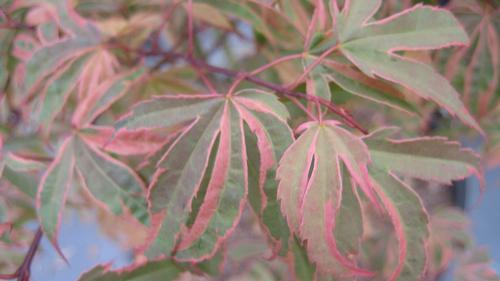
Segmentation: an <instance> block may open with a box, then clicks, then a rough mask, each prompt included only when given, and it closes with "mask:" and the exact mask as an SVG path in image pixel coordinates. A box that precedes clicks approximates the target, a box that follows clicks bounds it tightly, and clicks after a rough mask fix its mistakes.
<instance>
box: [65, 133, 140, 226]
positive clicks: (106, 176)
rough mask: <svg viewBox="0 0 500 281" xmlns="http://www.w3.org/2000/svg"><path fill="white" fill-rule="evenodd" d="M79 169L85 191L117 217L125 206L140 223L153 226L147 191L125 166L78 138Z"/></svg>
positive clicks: (76, 138)
mask: <svg viewBox="0 0 500 281" xmlns="http://www.w3.org/2000/svg"><path fill="white" fill-rule="evenodd" d="M74 151H75V157H76V167H77V170H78V174H79V175H80V178H81V179H82V182H83V185H84V187H85V188H86V190H87V191H88V192H89V193H90V194H91V195H92V196H93V197H94V198H95V199H96V200H98V201H99V202H101V203H102V204H104V206H106V209H108V210H109V211H111V212H112V213H113V214H115V215H122V214H123V206H125V207H127V208H128V210H129V211H130V212H131V213H132V215H133V216H134V217H135V218H136V219H137V220H138V221H139V222H141V223H143V224H146V225H148V224H149V223H150V218H149V213H148V204H147V202H146V199H145V196H144V193H145V191H146V188H145V186H144V184H143V183H142V181H141V180H140V179H139V177H138V176H137V175H136V174H135V173H134V172H133V171H132V170H131V169H130V168H129V167H127V166H126V165H124V164H123V163H121V162H119V161H118V160H115V159H113V158H111V157H109V156H108V155H106V154H104V153H102V152H101V151H99V150H98V149H96V148H95V147H93V146H91V145H89V144H87V143H86V142H85V141H84V140H82V139H81V138H80V137H75V140H74Z"/></svg>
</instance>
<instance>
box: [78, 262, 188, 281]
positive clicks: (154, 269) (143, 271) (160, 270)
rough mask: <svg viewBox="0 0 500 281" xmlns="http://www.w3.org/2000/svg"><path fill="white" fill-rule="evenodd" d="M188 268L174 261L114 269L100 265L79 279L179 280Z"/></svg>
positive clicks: (94, 280)
mask: <svg viewBox="0 0 500 281" xmlns="http://www.w3.org/2000/svg"><path fill="white" fill-rule="evenodd" d="M185 270H186V269H185V268H184V267H183V266H182V265H180V264H178V263H176V262H174V261H172V260H163V261H153V262H148V263H145V264H141V265H132V266H129V267H126V268H122V269H119V270H112V269H111V266H110V265H98V266H96V267H94V268H92V269H91V270H89V271H87V272H85V273H84V274H83V275H82V276H80V278H79V279H78V281H156V280H177V278H178V277H179V275H180V274H181V273H182V272H183V271H185Z"/></svg>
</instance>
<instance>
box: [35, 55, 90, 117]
mask: <svg viewBox="0 0 500 281" xmlns="http://www.w3.org/2000/svg"><path fill="white" fill-rule="evenodd" d="M87 60H88V56H87V55H83V56H82V57H79V58H77V59H75V60H73V61H70V62H69V63H68V65H66V66H65V67H63V68H62V70H61V71H59V72H58V73H56V74H55V75H54V76H53V77H51V78H50V79H49V80H48V81H47V83H46V85H45V87H44V89H43V91H42V92H41V93H40V98H39V99H38V101H37V104H36V105H35V107H36V108H35V109H34V113H33V116H32V118H33V121H35V122H37V123H40V124H42V125H44V126H46V127H48V126H50V124H51V123H52V121H53V120H54V118H55V117H56V115H57V114H58V113H59V112H60V111H61V110H62V108H63V106H64V104H65V103H66V101H67V99H68V97H69V95H70V94H71V92H72V91H73V90H74V89H75V86H76V84H77V83H78V81H79V78H80V74H81V72H82V69H83V67H84V65H85V63H86V62H87Z"/></svg>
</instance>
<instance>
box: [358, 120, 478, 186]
mask: <svg viewBox="0 0 500 281" xmlns="http://www.w3.org/2000/svg"><path fill="white" fill-rule="evenodd" d="M395 131H397V129H396V128H385V129H379V130H377V131H375V132H373V133H372V134H371V135H369V136H367V137H365V139H364V141H365V143H366V144H367V145H368V147H369V149H370V153H371V156H372V160H373V162H374V163H375V164H376V165H377V167H380V168H382V169H384V170H387V171H392V172H394V173H396V174H400V175H403V176H408V177H413V178H418V179H422V180H428V181H435V182H438V183H442V184H451V182H452V181H453V180H459V179H463V178H466V177H468V176H470V175H471V174H475V175H476V176H477V177H478V178H479V179H481V178H482V176H481V165H480V158H479V156H478V155H477V154H476V153H474V152H473V151H472V150H470V149H464V148H461V146H460V144H459V143H458V142H452V141H449V140H447V139H446V138H443V137H423V138H415V139H403V140H391V139H390V138H391V135H392V134H393V133H395Z"/></svg>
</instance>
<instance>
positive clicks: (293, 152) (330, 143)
mask: <svg viewBox="0 0 500 281" xmlns="http://www.w3.org/2000/svg"><path fill="white" fill-rule="evenodd" d="M307 126H308V128H307V129H306V130H305V131H304V133H302V135H301V136H300V137H299V138H298V139H297V141H296V142H294V143H293V144H292V145H291V146H290V147H289V148H288V149H287V150H286V152H285V154H284V155H283V157H282V159H281V161H280V166H279V168H278V170H277V178H278V179H279V186H278V198H279V199H280V200H281V207H282V211H283V213H284V214H285V216H286V218H287V221H288V224H289V226H290V228H291V230H292V231H293V232H294V233H295V234H297V235H298V236H299V237H300V239H301V240H305V241H306V244H307V252H308V254H309V257H310V258H311V260H312V261H313V262H314V263H315V264H316V265H317V267H318V269H319V270H320V271H321V272H329V273H333V274H335V275H337V276H349V275H351V274H354V275H370V272H369V271H366V270H363V269H360V268H358V267H357V265H356V261H354V260H351V259H349V258H348V255H347V254H349V257H351V256H355V254H356V249H357V246H356V245H357V243H359V241H358V239H359V238H360V235H361V234H362V233H361V230H360V228H361V225H358V224H353V225H350V224H340V223H338V222H340V221H343V220H344V218H342V213H345V212H347V213H348V214H349V215H350V216H351V220H352V221H354V220H353V218H352V216H355V215H358V216H359V217H357V218H356V219H355V220H356V221H358V222H361V221H362V218H361V215H360V211H359V203H358V201H357V200H358V199H357V198H356V197H353V195H352V192H353V191H352V190H349V189H351V188H352V186H351V184H350V182H349V178H352V179H353V181H354V182H355V183H356V184H358V185H359V186H360V187H361V188H362V189H363V190H364V191H365V192H366V194H367V195H368V196H369V197H370V198H371V199H372V200H377V199H376V198H375V197H373V194H372V187H371V183H370V181H369V178H368V174H367V164H368V162H369V160H370V156H369V154H368V150H367V147H366V145H364V144H363V142H362V141H361V140H360V139H359V138H358V137H356V136H354V135H352V134H351V133H350V132H348V131H346V130H345V129H342V128H341V127H339V126H338V124H337V123H336V122H334V121H326V122H325V123H324V124H318V123H309V124H307ZM344 165H345V167H346V170H347V171H348V173H347V172H346V174H345V175H344V174H343V173H344V172H343V170H344V169H345V168H343V166H344ZM356 206H357V207H356ZM356 209H358V211H356ZM339 245H342V246H339Z"/></svg>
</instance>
